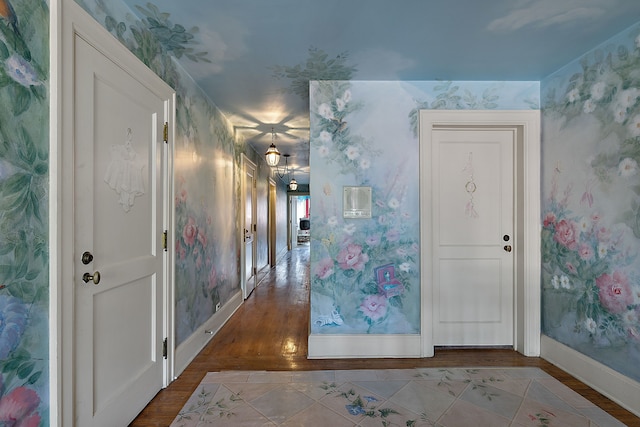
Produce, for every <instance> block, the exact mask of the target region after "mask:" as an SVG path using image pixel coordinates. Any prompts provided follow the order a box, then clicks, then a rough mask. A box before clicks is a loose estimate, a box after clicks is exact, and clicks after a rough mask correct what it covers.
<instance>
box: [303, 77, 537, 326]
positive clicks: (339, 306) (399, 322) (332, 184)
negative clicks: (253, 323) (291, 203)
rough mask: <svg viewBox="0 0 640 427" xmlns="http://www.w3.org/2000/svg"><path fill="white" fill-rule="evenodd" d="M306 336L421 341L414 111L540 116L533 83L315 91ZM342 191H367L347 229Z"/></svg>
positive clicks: (336, 84)
mask: <svg viewBox="0 0 640 427" xmlns="http://www.w3.org/2000/svg"><path fill="white" fill-rule="evenodd" d="M309 93H310V109H311V153H310V163H311V170H312V171H313V185H312V186H311V212H312V218H311V276H312V279H311V324H312V326H311V332H312V333H314V334H417V333H420V263H419V254H420V244H421V242H420V241H419V235H420V229H419V220H420V215H419V145H418V144H419V142H418V131H417V129H418V111H419V110H420V109H429V108H431V109H505V110H509V109H537V108H539V84H538V83H537V82H437V81H434V82H364V81H313V82H311V85H310V91H309ZM343 186H364V187H370V188H371V193H372V215H371V218H370V219H368V218H367V219H345V218H344V217H343V213H342V204H343V200H342V196H343V193H342V192H343Z"/></svg>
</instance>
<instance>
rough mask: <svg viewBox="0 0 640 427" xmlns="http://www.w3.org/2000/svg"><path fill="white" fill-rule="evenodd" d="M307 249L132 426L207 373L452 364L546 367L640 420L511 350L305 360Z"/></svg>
mask: <svg viewBox="0 0 640 427" xmlns="http://www.w3.org/2000/svg"><path fill="white" fill-rule="evenodd" d="M308 265H309V246H308V245H305V246H298V247H297V248H294V249H293V250H292V251H290V252H289V253H288V254H287V255H286V257H284V258H283V260H281V261H280V262H279V263H278V265H277V266H276V267H275V268H273V269H271V270H270V271H268V272H267V273H266V275H265V276H264V278H263V279H262V281H261V283H260V285H259V286H258V287H257V288H256V289H255V290H254V291H253V293H252V294H251V295H250V296H249V298H247V300H246V301H245V303H244V304H243V305H242V306H241V307H240V308H239V309H238V310H237V311H236V313H235V314H234V315H233V316H232V317H231V319H229V321H228V322H227V324H226V325H225V326H224V327H223V328H222V329H221V330H220V331H219V332H218V333H217V334H216V335H215V336H214V337H213V338H212V340H211V341H210V342H209V344H208V345H207V346H206V347H205V348H204V349H203V350H202V351H201V352H200V354H198V356H197V357H196V358H195V359H194V361H193V362H192V363H191V364H190V365H189V366H188V367H187V369H185V371H184V372H183V373H182V374H181V375H180V376H179V378H178V379H177V380H175V381H174V382H173V383H171V384H170V385H169V387H167V388H166V389H164V390H162V391H160V393H158V395H157V396H156V397H155V398H154V399H153V400H152V401H151V402H150V403H149V405H147V407H146V408H145V409H144V410H143V411H142V412H141V413H140V415H139V416H138V417H137V418H136V419H135V420H134V421H133V423H132V424H131V426H138V427H143V426H168V425H169V424H171V422H172V421H173V419H174V418H175V417H176V415H177V414H178V412H179V411H180V409H182V406H183V405H184V403H185V402H186V401H187V399H188V398H189V396H191V394H192V393H193V391H194V390H195V388H196V387H197V385H198V384H199V383H200V381H201V380H202V378H203V377H204V375H205V374H206V373H207V372H211V371H221V370H269V371H281V370H317V369H333V370H335V369H371V368H386V369H389V368H414V367H456V366H487V367H488V366H510V367H513V366H534V367H538V368H541V369H543V370H544V371H546V372H547V373H549V374H550V375H552V376H554V377H555V378H557V379H558V380H560V381H562V382H563V383H564V384H565V385H567V386H568V387H570V388H571V389H573V390H575V391H576V392H578V393H580V394H581V395H582V396H584V397H585V398H586V399H588V400H590V401H591V402H593V403H595V404H597V405H598V406H600V407H601V408H602V409H604V410H606V411H607V412H608V413H610V414H611V415H613V416H614V417H616V418H617V419H618V420H620V421H621V422H623V423H624V424H626V425H628V426H640V418H638V417H636V416H634V415H633V414H632V413H630V412H629V411H627V410H625V409H624V408H622V407H621V406H619V405H617V404H616V403H615V402H613V401H611V400H609V399H608V398H606V397H604V396H602V395H601V394H600V393H598V392H596V391H595V390H593V389H591V388H590V387H588V386H586V385H585V384H584V383H582V382H580V381H578V380H576V379H575V378H573V377H572V376H570V375H568V374H567V373H566V372H564V371H562V370H560V369H558V368H557V367H555V366H554V365H552V364H550V363H548V362H546V361H544V360H542V359H540V358H531V357H524V356H522V355H520V354H518V353H516V352H514V351H512V350H502V349H496V350H493V349H491V350H479V349H469V350H452V349H438V350H436V354H435V357H433V358H425V359H339V360H308V359H307V358H306V355H307V336H308V330H309V266H308Z"/></svg>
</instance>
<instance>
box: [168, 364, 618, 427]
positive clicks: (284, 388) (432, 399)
mask: <svg viewBox="0 0 640 427" xmlns="http://www.w3.org/2000/svg"><path fill="white" fill-rule="evenodd" d="M205 425H215V426H305V427H306V426H311V427H321V426H331V427H342V426H362V427H369V426H383V427H391V426H403V427H405V426H407V427H414V426H415V427H418V426H439V427H457V426H464V427H468V426H472V427H481V426H491V427H500V426H515V427H523V426H576V427H577V426H585V427H594V426H599V427H610V426H623V424H622V423H620V422H619V421H617V420H616V419H615V418H613V417H612V416H610V415H609V414H607V413H606V412H605V411H603V410H601V409H600V408H598V407H597V406H596V405H594V404H592V403H591V402H589V401H588V400H586V399H584V398H583V397H582V396H580V395H579V394H577V393H575V392H574V391H573V390H571V389H569V388H568V387H566V386H565V385H563V384H562V383H560V382H559V381H558V380H556V379H554V378H553V377H551V376H549V375H548V374H546V373H545V372H543V371H542V370H540V369H538V368H468V369H465V368H451V369H442V368H416V369H389V370H351V371H304V372H291V371H288V372H266V371H262V372H260V371H226V372H210V373H208V374H207V375H206V376H205V378H204V379H203V380H202V382H201V383H200V385H199V386H198V388H197V389H196V391H195V392H194V394H193V395H192V396H191V398H190V399H189V400H188V401H187V403H186V404H185V406H184V407H183V409H182V410H181V411H180V413H179V414H178V416H177V417H176V419H175V420H174V422H173V423H172V424H171V427H196V426H198V427H199V426H205Z"/></svg>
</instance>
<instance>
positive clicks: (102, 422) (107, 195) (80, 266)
mask: <svg viewBox="0 0 640 427" xmlns="http://www.w3.org/2000/svg"><path fill="white" fill-rule="evenodd" d="M74 45H75V56H74V72H75V79H74V85H73V91H74V125H73V132H74V149H73V150H74V152H73V155H74V162H75V163H74V165H75V171H74V172H75V173H74V186H75V188H74V204H75V211H74V227H75V230H74V236H75V242H74V244H75V246H74V253H75V255H74V257H75V258H74V269H75V272H74V276H75V279H74V286H75V309H74V310H75V315H74V320H73V322H74V329H75V334H76V335H75V336H76V344H75V348H74V378H75V401H74V406H75V415H74V416H75V420H74V424H75V425H82V426H116V425H127V424H128V423H129V422H130V421H132V420H133V418H135V416H136V415H137V414H138V413H139V412H140V411H141V410H142V409H143V408H144V407H145V406H146V404H147V403H148V402H149V401H150V400H151V399H152V398H153V396H155V394H156V393H157V392H158V391H159V390H160V388H161V387H162V386H163V370H164V369H165V368H164V363H163V316H164V313H165V310H164V308H163V307H165V305H164V300H163V298H164V297H163V286H164V283H163V281H164V277H163V271H164V257H165V255H164V254H165V252H164V248H163V238H162V235H163V227H164V224H163V206H164V199H163V169H164V166H163V164H164V162H165V161H166V159H165V158H164V156H165V155H166V154H163V152H166V150H167V149H166V144H165V143H164V142H163V140H164V138H163V128H164V123H165V121H167V120H168V117H167V116H168V114H169V109H170V106H171V96H172V93H171V89H170V88H169V87H168V86H163V89H165V90H164V91H163V92H158V89H157V84H156V89H155V91H154V89H150V88H149V87H148V86H147V85H146V83H145V82H144V81H143V80H141V79H144V78H145V76H135V77H134V76H132V75H131V74H130V73H129V72H127V71H125V69H123V68H121V66H119V65H118V63H119V62H118V60H117V59H115V58H114V59H111V58H109V57H107V56H106V55H110V54H109V53H106V52H102V51H100V50H98V49H97V48H95V47H94V46H93V45H92V44H90V43H89V42H87V41H85V40H84V39H83V38H82V37H80V36H79V35H77V34H76V35H75V39H74ZM127 53H128V52H127ZM148 72H149V74H150V75H151V76H153V78H155V79H156V80H153V81H157V77H156V76H154V75H153V73H152V72H151V71H150V70H149V71H148ZM146 77H148V75H147V76H146ZM83 254H86V255H84V257H83Z"/></svg>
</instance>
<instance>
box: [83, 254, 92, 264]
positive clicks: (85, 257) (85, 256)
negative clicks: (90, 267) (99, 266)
mask: <svg viewBox="0 0 640 427" xmlns="http://www.w3.org/2000/svg"><path fill="white" fill-rule="evenodd" d="M91 261H93V255H92V254H91V252H89V251H86V252H85V253H83V254H82V263H83V264H84V265H87V264H89V263H90V262H91Z"/></svg>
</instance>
